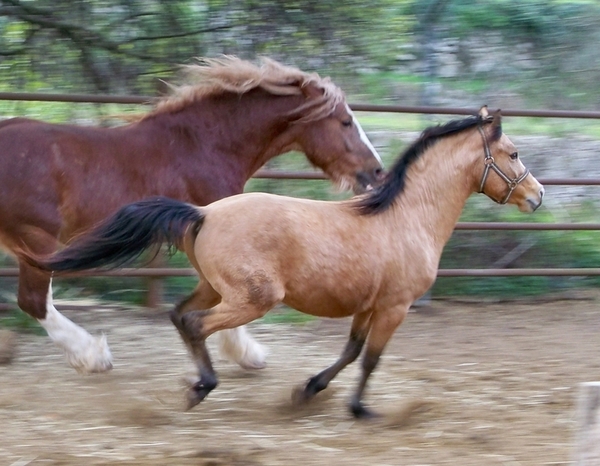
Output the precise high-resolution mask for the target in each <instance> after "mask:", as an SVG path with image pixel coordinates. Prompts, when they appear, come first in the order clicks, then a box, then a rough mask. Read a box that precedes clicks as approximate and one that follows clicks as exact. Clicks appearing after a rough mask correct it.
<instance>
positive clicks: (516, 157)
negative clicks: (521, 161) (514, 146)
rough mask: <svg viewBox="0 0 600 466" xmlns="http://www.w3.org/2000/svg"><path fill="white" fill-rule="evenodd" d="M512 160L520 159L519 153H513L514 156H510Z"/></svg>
mask: <svg viewBox="0 0 600 466" xmlns="http://www.w3.org/2000/svg"><path fill="white" fill-rule="evenodd" d="M510 158H511V159H512V160H517V159H518V158H519V153H518V152H513V153H512V154H510Z"/></svg>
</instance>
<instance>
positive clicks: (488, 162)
mask: <svg viewBox="0 0 600 466" xmlns="http://www.w3.org/2000/svg"><path fill="white" fill-rule="evenodd" d="M477 129H478V130H479V133H481V137H482V138H483V151H484V154H485V158H484V159H483V163H484V165H485V168H484V170H483V176H482V177H481V183H479V191H477V192H478V193H483V188H484V185H485V182H486V180H487V177H488V175H489V173H490V168H491V169H492V170H494V171H495V172H496V173H497V174H498V176H499V177H500V178H502V179H503V180H504V181H506V184H507V185H508V193H506V196H504V198H503V199H502V200H501V201H498V200H496V199H494V198H493V197H492V196H490V195H489V194H486V196H487V197H489V198H490V199H491V200H492V201H494V202H496V203H498V204H506V203H507V202H508V199H509V198H510V195H511V194H512V193H513V191H514V190H515V188H516V187H517V186H519V183H521V182H522V181H523V180H524V179H525V178H527V175H529V169H528V168H526V169H525V172H524V173H523V174H522V175H521V176H518V177H517V178H514V179H511V178H509V177H508V176H507V175H506V174H505V173H504V172H503V171H502V170H501V169H500V167H499V166H498V165H496V162H495V161H494V157H493V156H492V153H491V152H490V146H489V144H488V141H487V138H486V137H485V132H484V131H483V127H482V125H478V126H477ZM483 194H485V193H483Z"/></svg>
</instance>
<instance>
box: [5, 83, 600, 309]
mask: <svg viewBox="0 0 600 466" xmlns="http://www.w3.org/2000/svg"><path fill="white" fill-rule="evenodd" d="M156 99H157V98H156V97H153V96H125V95H90V94H47V93H21V92H17V93H15V92H0V100H11V101H44V102H79V103H114V104H135V105H137V104H152V103H153V102H155V101H156ZM350 107H351V108H352V109H353V110H355V111H361V112H387V113H419V114H437V115H473V114H476V112H477V110H478V109H468V108H458V107H455V108H448V107H422V106H400V105H370V104H351V105H350ZM502 114H503V115H504V116H515V117H540V118H577V119H599V120H600V112H587V111H583V112H581V111H564V110H563V111H560V110H517V109H503V110H502ZM254 177H255V178H269V179H279V180H289V179H295V180H324V179H326V177H325V176H324V175H323V174H322V173H320V172H312V171H307V172H292V171H276V170H266V169H263V170H259V171H258V172H257V173H256V174H255V175H254ZM538 181H540V183H542V184H544V185H547V186H550V185H554V186H557V185H563V186H600V179H597V178H546V179H544V178H540V179H538ZM455 229H456V230H503V231H506V230H527V231H551V230H555V231H559V230H563V231H584V230H585V231H588V230H592V231H596V230H597V231H600V223H575V224H574V223H552V224H548V223H521V222H510V223H509V222H459V223H458V224H457V225H456V228H455ZM18 273H19V272H18V269H17V268H14V267H8V268H0V277H17V276H18ZM195 275H196V272H195V270H194V269H192V268H170V267H148V268H140V269H134V268H124V269H119V270H113V271H105V272H93V273H85V274H79V275H78V276H109V277H148V278H151V279H161V278H165V277H186V276H195ZM509 276H512V277H515V276H600V268H511V269H440V270H439V273H438V277H509ZM153 281H155V280H153ZM155 304H156V303H155ZM149 305H151V303H149Z"/></svg>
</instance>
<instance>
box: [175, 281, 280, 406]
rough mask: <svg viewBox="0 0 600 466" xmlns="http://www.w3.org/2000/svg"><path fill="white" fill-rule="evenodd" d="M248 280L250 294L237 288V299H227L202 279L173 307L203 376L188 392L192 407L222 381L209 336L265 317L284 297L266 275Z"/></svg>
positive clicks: (176, 319) (181, 330) (200, 375)
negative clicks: (215, 363) (244, 294)
mask: <svg viewBox="0 0 600 466" xmlns="http://www.w3.org/2000/svg"><path fill="white" fill-rule="evenodd" d="M246 284H247V286H248V288H249V293H248V294H249V296H246V297H244V296H243V293H240V292H239V291H240V290H238V289H235V290H234V291H232V293H231V295H230V296H233V297H234V300H232V302H226V301H225V300H224V299H222V298H221V296H220V295H219V294H218V293H217V292H216V291H215V290H214V288H212V286H211V285H210V284H209V283H208V282H207V281H205V280H202V281H201V283H200V285H199V286H198V288H197V289H196V290H195V291H194V293H193V294H192V295H191V296H189V297H188V298H187V299H185V300H184V301H183V302H182V303H181V304H179V305H178V306H177V307H176V308H175V309H174V310H173V311H171V314H170V316H171V320H172V322H173V324H174V325H175V326H176V327H177V329H178V330H179V333H180V334H181V337H182V338H183V340H184V342H185V343H186V345H187V346H188V348H189V350H190V352H191V353H192V357H193V359H194V361H195V363H196V365H197V367H198V373H199V377H200V378H199V380H198V382H196V383H195V384H194V385H193V386H192V387H191V390H190V391H189V392H188V408H191V407H193V406H195V405H196V404H198V403H200V402H201V401H202V400H203V399H204V398H205V397H206V396H207V395H208V394H209V393H210V391H211V390H213V389H214V388H215V387H216V386H217V383H218V380H217V376H216V373H215V371H214V369H213V367H212V362H211V359H210V355H209V353H208V350H207V348H206V338H208V337H209V336H210V335H212V334H213V333H214V332H216V331H219V330H223V329H228V328H235V327H239V326H241V325H245V324H247V323H248V322H251V321H252V320H254V319H256V318H258V317H261V316H262V315H264V314H265V313H266V312H267V311H268V310H270V309H271V308H272V307H273V306H274V305H275V304H276V303H277V302H279V301H280V300H281V299H282V297H283V289H281V290H279V289H278V288H277V289H276V287H275V286H273V284H272V283H271V282H270V280H269V279H268V278H266V277H263V276H260V277H254V278H252V277H250V278H248V280H247V282H246ZM211 307H212V309H211Z"/></svg>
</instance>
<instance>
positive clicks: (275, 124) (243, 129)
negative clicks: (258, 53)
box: [188, 89, 301, 179]
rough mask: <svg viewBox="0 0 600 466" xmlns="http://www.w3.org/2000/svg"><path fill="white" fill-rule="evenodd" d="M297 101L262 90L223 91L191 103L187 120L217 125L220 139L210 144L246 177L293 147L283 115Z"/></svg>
mask: <svg viewBox="0 0 600 466" xmlns="http://www.w3.org/2000/svg"><path fill="white" fill-rule="evenodd" d="M300 101H301V97H300V96H273V95H271V94H269V93H268V92H266V91H264V90H262V89H255V90H252V91H249V92H248V93H246V94H243V95H241V96H240V95H237V94H225V95H223V96H217V97H215V98H209V99H207V100H206V101H204V102H198V103H197V104H196V105H195V106H194V105H193V106H190V110H189V111H190V115H191V118H188V121H189V122H190V124H194V120H197V121H198V122H199V123H200V124H201V125H202V126H201V127H200V128H206V127H207V125H208V127H213V128H214V127H217V126H218V127H220V128H221V130H220V132H219V136H218V137H219V140H218V141H211V143H212V144H214V145H215V146H217V147H218V148H219V155H220V156H224V157H229V158H231V159H232V160H234V161H235V164H236V166H237V167H240V169H243V170H244V172H245V176H246V179H249V178H250V177H251V176H252V175H253V174H254V173H255V172H256V170H258V169H259V168H260V167H262V166H263V165H264V164H265V163H266V162H268V161H269V160H270V159H272V158H273V157H276V156H278V155H281V154H283V153H285V152H288V151H289V150H291V149H293V148H294V147H290V144H291V141H290V140H289V139H288V138H287V137H286V136H287V134H288V131H287V129H288V124H287V123H286V120H285V114H286V113H288V112H290V111H291V110H293V109H294V108H296V107H297V106H298V105H299V102H300ZM203 137H204V135H203ZM200 143H202V141H200Z"/></svg>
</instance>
